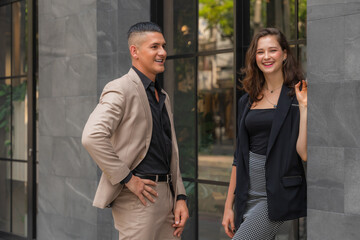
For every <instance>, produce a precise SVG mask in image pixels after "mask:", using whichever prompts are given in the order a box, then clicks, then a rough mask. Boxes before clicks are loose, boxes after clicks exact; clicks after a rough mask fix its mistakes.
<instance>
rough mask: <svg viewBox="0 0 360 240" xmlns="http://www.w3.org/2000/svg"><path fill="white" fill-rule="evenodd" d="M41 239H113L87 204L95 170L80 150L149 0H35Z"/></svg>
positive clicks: (107, 224)
mask: <svg viewBox="0 0 360 240" xmlns="http://www.w3.org/2000/svg"><path fill="white" fill-rule="evenodd" d="M38 6H39V136H38V142H39V143H38V151H39V152H38V156H39V165H38V176H39V183H38V223H37V232H38V237H37V239H39V240H51V239H54V240H62V239H86V240H101V239H106V240H109V239H114V240H115V239H118V236H117V232H116V231H115V230H114V227H113V223H112V217H111V212H110V211H109V209H107V210H98V209H96V208H94V207H92V199H93V196H94V195H95V190H96V186H97V183H98V179H99V175H100V172H99V170H98V168H97V166H96V165H95V163H94V162H93V161H92V159H91V158H90V156H89V155H88V153H87V152H86V151H85V150H84V148H83V147H82V146H81V134H82V129H83V127H84V125H85V123H86V120H87V118H88V116H89V114H90V113H91V111H92V110H93V109H94V107H95V106H96V104H97V102H98V97H99V94H100V92H101V91H102V88H103V86H104V85H105V84H106V83H107V82H109V81H111V80H112V79H114V78H116V77H119V76H121V75H123V74H124V73H126V72H127V71H128V69H129V68H130V66H131V62H130V58H129V55H128V50H127V43H126V31H127V29H128V28H129V26H130V25H132V24H134V23H135V22H137V21H148V20H149V19H150V0H81V1H80V0H76V1H72V0H52V1H48V0H39V1H38Z"/></svg>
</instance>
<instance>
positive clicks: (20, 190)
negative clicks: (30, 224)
mask: <svg viewBox="0 0 360 240" xmlns="http://www.w3.org/2000/svg"><path fill="white" fill-rule="evenodd" d="M26 186H27V163H22V162H13V163H12V217H11V218H12V232H13V233H14V234H16V235H21V236H26V234H27V231H26V227H27V192H26Z"/></svg>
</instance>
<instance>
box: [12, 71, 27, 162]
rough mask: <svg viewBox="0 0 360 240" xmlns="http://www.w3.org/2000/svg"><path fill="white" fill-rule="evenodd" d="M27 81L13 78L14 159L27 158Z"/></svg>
mask: <svg viewBox="0 0 360 240" xmlns="http://www.w3.org/2000/svg"><path fill="white" fill-rule="evenodd" d="M26 85H27V81H26V79H25V78H15V79H13V80H12V154H13V156H12V157H13V158H14V159H21V160H27V124H28V119H27V116H28V110H27V95H26Z"/></svg>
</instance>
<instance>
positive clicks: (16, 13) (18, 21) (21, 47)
mask: <svg viewBox="0 0 360 240" xmlns="http://www.w3.org/2000/svg"><path fill="white" fill-rule="evenodd" d="M25 7H26V1H20V2H15V3H13V4H12V20H13V21H12V67H13V69H12V71H13V72H12V74H11V75H13V76H19V75H24V74H26V71H27V69H26V67H27V66H26V61H27V60H26V57H27V55H26V42H27V38H26V36H27V35H26V32H25V29H26V15H25V14H26V12H25Z"/></svg>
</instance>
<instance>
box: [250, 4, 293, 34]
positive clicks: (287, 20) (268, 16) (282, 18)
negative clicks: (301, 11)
mask: <svg viewBox="0 0 360 240" xmlns="http://www.w3.org/2000/svg"><path fill="white" fill-rule="evenodd" d="M295 6H296V4H295V0H269V1H263V0H250V29H251V32H250V36H253V35H254V33H257V32H258V31H259V30H260V29H262V28H264V27H276V28H279V29H280V30H281V31H282V32H283V33H284V34H285V36H286V38H287V39H288V40H293V39H296V31H297V29H296V26H297V24H296V17H295V16H296V14H295Z"/></svg>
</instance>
